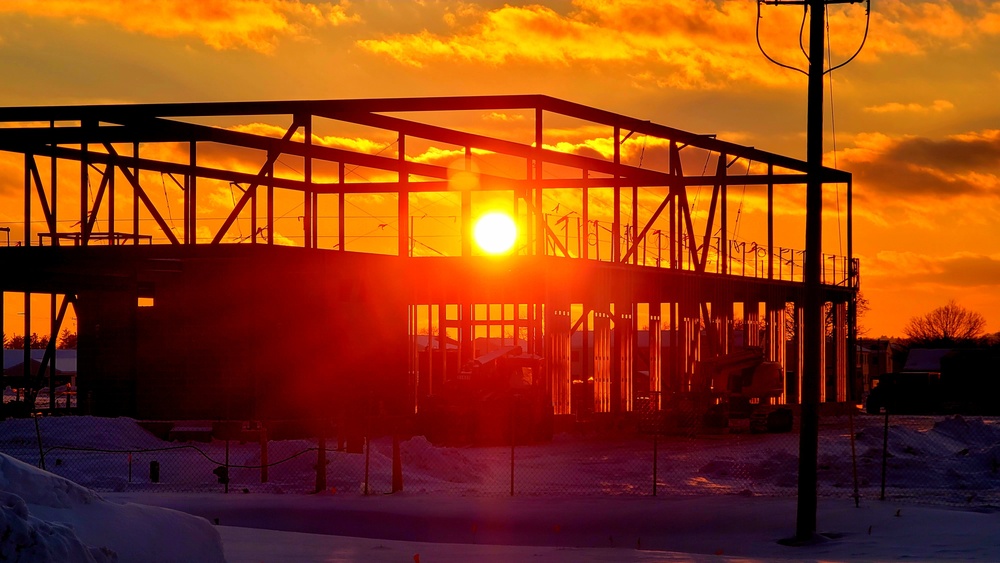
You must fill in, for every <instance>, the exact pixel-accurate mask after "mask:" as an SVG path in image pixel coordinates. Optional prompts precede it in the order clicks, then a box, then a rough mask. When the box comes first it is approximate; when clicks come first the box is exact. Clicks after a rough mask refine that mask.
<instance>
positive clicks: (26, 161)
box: [24, 153, 83, 337]
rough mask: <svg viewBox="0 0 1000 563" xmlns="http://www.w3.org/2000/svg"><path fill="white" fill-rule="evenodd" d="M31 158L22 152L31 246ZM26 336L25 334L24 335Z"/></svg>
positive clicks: (26, 233)
mask: <svg viewBox="0 0 1000 563" xmlns="http://www.w3.org/2000/svg"><path fill="white" fill-rule="evenodd" d="M33 158H34V155H31V154H28V153H24V246H31V160H32V159H33ZM82 228H83V227H82V226H81V229H82ZM27 336H28V335H27V334H25V337H27Z"/></svg>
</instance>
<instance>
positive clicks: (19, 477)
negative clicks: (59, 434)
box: [0, 453, 225, 562]
mask: <svg viewBox="0 0 1000 563" xmlns="http://www.w3.org/2000/svg"><path fill="white" fill-rule="evenodd" d="M165 532H166V533H165ZM0 559H2V560H4V561H39V562H46V561H60V562H78V561H79V562H104V561H109V562H111V561H119V562H126V561H136V562H157V561H163V562H167V561H205V562H224V561H225V557H223V551H222V540H221V539H220V536H219V533H218V531H216V529H215V528H213V527H212V525H211V524H209V523H208V521H206V520H204V519H202V518H198V517H195V516H191V515H188V514H184V513H182V512H177V511H174V510H170V509H166V508H158V507H151V506H143V505H138V504H131V503H127V504H116V503H113V502H108V501H106V500H104V499H103V498H101V496H100V495H98V494H97V493H95V492H93V491H91V490H89V489H87V488H84V487H81V486H80V485H77V484H76V483H73V482H72V481H68V480H66V479H64V478H62V477H59V476H56V475H53V474H51V473H48V472H46V471H42V470H41V469H38V468H35V467H32V466H30V465H27V464H26V463H23V462H21V461H18V460H16V459H14V458H12V457H10V456H8V455H6V454H2V453H0Z"/></svg>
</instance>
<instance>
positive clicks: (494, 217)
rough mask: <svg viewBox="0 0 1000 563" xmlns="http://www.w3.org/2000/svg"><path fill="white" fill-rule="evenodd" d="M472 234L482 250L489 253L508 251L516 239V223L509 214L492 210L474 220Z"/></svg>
mask: <svg viewBox="0 0 1000 563" xmlns="http://www.w3.org/2000/svg"><path fill="white" fill-rule="evenodd" d="M473 236H474V238H475V239H476V244H477V245H479V248H481V249H483V251H485V252H487V253H489V254H503V253H505V252H507V251H509V250H510V249H511V247H513V246H514V242H515V241H516V240H517V225H515V224H514V220H513V219H511V218H510V215H507V214H506V213H502V212H500V211H494V212H492V213H487V214H485V215H483V216H482V217H480V218H479V220H478V221H476V227H475V229H474V231H473Z"/></svg>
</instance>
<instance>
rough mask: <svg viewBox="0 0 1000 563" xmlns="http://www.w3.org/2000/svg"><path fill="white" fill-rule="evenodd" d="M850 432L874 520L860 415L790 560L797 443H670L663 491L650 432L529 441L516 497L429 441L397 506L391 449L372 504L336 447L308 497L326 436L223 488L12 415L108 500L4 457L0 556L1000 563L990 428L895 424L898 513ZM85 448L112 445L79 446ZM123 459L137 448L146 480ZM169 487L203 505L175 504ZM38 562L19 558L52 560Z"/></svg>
mask: <svg viewBox="0 0 1000 563" xmlns="http://www.w3.org/2000/svg"><path fill="white" fill-rule="evenodd" d="M854 423H855V425H856V426H855V435H856V437H857V440H856V443H855V450H856V451H857V453H858V474H859V485H860V492H861V498H860V503H859V504H860V507H856V506H855V501H854V499H853V498H851V497H852V493H853V487H852V484H853V477H852V468H853V467H852V464H851V458H850V440H849V439H845V436H847V437H849V435H850V432H848V431H846V428H847V424H846V421H845V420H827V421H826V422H825V423H824V427H823V432H822V436H821V450H820V451H821V455H820V467H821V473H820V482H821V485H820V490H821V496H822V497H823V498H822V499H821V502H820V510H819V517H818V523H819V526H818V527H819V531H820V532H821V533H822V534H823V536H822V537H819V538H817V541H816V542H815V543H814V544H813V545H809V546H803V547H787V546H783V545H780V544H778V543H777V540H779V539H781V538H784V537H788V536H791V535H792V534H793V533H794V526H795V499H794V497H793V496H792V495H793V494H794V486H795V464H796V457H795V455H794V454H795V448H796V446H797V443H796V441H795V439H794V435H743V436H728V437H726V436H717V437H712V438H708V439H700V440H691V439H687V438H683V437H662V438H661V439H660V440H659V441H658V444H657V445H658V460H659V464H658V465H659V467H658V482H657V485H658V487H657V489H658V496H655V497H654V496H652V494H651V493H652V477H651V475H652V474H651V472H650V467H651V457H652V447H651V446H652V444H651V439H650V438H648V437H639V438H633V439H618V440H610V439H608V438H607V437H602V436H584V437H580V436H568V435H567V436H560V437H558V438H557V439H556V440H555V442H554V443H553V444H549V445H541V446H524V447H517V448H515V456H516V459H517V463H516V464H515V474H514V475H515V496H513V497H511V496H509V484H510V449H509V448H438V447H434V446H432V445H431V444H429V443H427V442H426V440H424V439H423V438H421V437H416V438H412V439H410V440H407V441H404V442H403V443H402V448H401V449H402V454H403V455H402V458H403V467H404V484H405V489H404V491H403V492H401V493H395V494H391V495H389V494H381V493H385V492H387V491H388V475H389V471H388V467H389V463H390V458H389V453H390V451H391V443H389V442H388V441H385V440H383V441H375V442H373V447H372V449H371V456H370V457H369V459H368V462H369V463H368V465H369V474H370V479H369V486H370V491H369V492H374V493H375V494H370V495H368V496H365V495H362V494H361V491H362V489H363V484H362V483H363V475H364V460H365V459H364V458H365V456H363V455H360V454H346V453H344V452H329V453H328V457H329V458H330V461H331V463H330V466H329V467H328V472H327V477H328V489H327V490H326V491H324V492H322V493H319V494H304V492H303V491H306V490H309V489H310V488H311V487H312V486H313V485H314V483H315V472H314V464H315V461H316V451H315V449H314V448H315V443H314V442H310V441H305V440H289V441H284V442H272V443H271V444H270V446H269V448H268V454H269V460H270V462H271V463H274V462H277V461H280V460H282V459H283V458H285V457H291V459H290V460H289V461H287V462H283V463H278V464H277V465H275V466H273V467H271V468H270V470H269V479H268V483H264V484H262V483H260V482H259V480H260V470H259V468H250V467H248V468H238V467H234V468H232V476H233V483H231V484H230V491H231V492H230V494H223V493H222V486H221V485H219V484H218V482H217V480H215V476H214V475H213V474H212V471H211V470H212V469H214V468H216V467H217V463H218V462H219V461H220V460H224V459H225V444H224V443H221V442H219V441H213V442H211V443H196V444H178V443H173V442H163V441H162V440H160V439H158V438H156V437H155V436H153V435H151V434H149V433H148V432H146V431H144V430H142V429H141V428H139V427H138V425H137V424H136V423H135V422H134V421H131V420H129V419H110V420H108V419H93V418H89V417H60V418H46V419H42V420H40V421H39V426H38V431H37V433H36V427H35V425H34V421H33V420H9V421H6V422H2V423H0V451H2V452H5V453H7V454H11V455H14V456H16V457H18V458H21V459H25V460H27V461H29V462H30V463H36V462H37V461H38V459H37V458H38V446H37V438H38V436H39V435H42V437H43V442H44V448H45V449H47V453H46V466H47V467H48V468H50V469H53V470H55V471H56V472H57V473H59V474H61V475H63V476H65V477H68V478H71V479H72V480H73V481H76V482H78V483H81V484H82V485H84V486H86V487H89V488H90V489H96V490H99V491H101V492H99V493H95V492H93V490H89V489H87V488H83V487H78V486H76V485H73V484H72V483H69V482H67V481H64V480H62V479H61V478H59V477H56V476H54V475H52V474H49V473H46V472H43V471H41V470H38V469H35V468H34V467H32V466H30V465H26V464H24V463H20V462H16V461H14V460H12V459H10V458H9V457H6V456H3V457H0V495H2V497H0V499H2V500H0V505H2V511H3V518H4V519H3V520H0V526H3V527H5V529H10V530H14V532H16V533H14V532H12V534H9V535H8V536H7V537H8V539H5V540H3V541H2V542H0V554H4V555H7V554H8V553H9V552H10V550H11V549H13V547H12V544H11V542H10V541H9V538H11V537H14V538H22V539H23V538H29V540H30V541H29V540H24V541H29V543H30V542H34V543H33V544H31V545H35V546H41V545H48V546H49V547H50V548H51V549H52V550H55V553H57V554H59V555H60V556H58V557H54V558H52V559H50V560H53V561H56V560H60V561H61V560H74V561H76V560H78V561H91V560H93V561H106V560H114V559H112V558H110V552H111V551H114V552H115V553H117V556H118V559H117V560H118V561H149V560H152V559H151V558H150V555H149V554H150V553H153V552H155V553H157V554H159V556H160V557H161V559H160V560H163V561H185V560H188V561H190V560H198V561H211V560H213V558H214V560H220V559H221V548H220V545H221V546H222V548H224V550H225V555H226V559H227V560H228V561H230V562H239V561H248V562H249V561H317V560H319V561H415V560H416V559H415V558H414V556H418V555H419V560H420V561H424V562H427V561H457V560H476V561H512V560H522V559H526V558H528V557H532V558H540V559H541V560H546V561H549V560H552V561H585V562H587V561H670V560H719V557H720V556H721V557H723V558H725V557H736V558H740V559H741V560H748V559H749V560H754V559H758V560H772V559H792V560H845V561H846V560H859V561H867V560H887V559H903V558H905V559H917V560H942V559H951V560H983V561H991V560H1000V546H998V545H997V544H998V542H996V540H995V538H997V537H1000V512H997V511H996V509H997V507H998V506H1000V503H998V502H997V498H998V493H1000V491H998V489H1000V486H998V484H1000V483H998V480H1000V477H998V475H997V472H998V471H997V467H998V465H1000V464H998V457H1000V430H998V428H997V427H996V425H995V424H993V422H992V421H989V420H987V421H984V420H981V419H973V418H965V419H963V418H949V419H944V420H933V419H925V418H920V417H914V418H910V419H899V420H898V421H894V422H893V426H892V427H891V428H890V433H889V452H890V457H889V458H888V459H887V462H888V468H889V476H890V478H889V488H888V492H889V495H888V498H889V500H886V501H879V500H878V498H877V497H878V485H879V484H880V483H879V482H880V470H881V445H882V439H883V436H882V432H881V426H880V425H881V419H880V418H877V417H859V418H857V419H856V420H855V421H854ZM79 447H85V448H88V449H89V450H106V451H105V452H103V453H99V452H94V451H88V452H81V451H79V450H76V449H71V448H79ZM164 448H173V449H164ZM140 450H155V451H154V452H145V453H138V452H139V451H140ZM124 451H132V452H133V453H132V455H131V461H132V473H131V476H129V474H128V466H129V464H128V462H127V455H128V454H124V453H122V452H124ZM260 454H261V452H260V448H259V446H258V445H257V444H252V443H247V444H238V443H235V442H234V443H231V444H230V448H229V456H230V457H229V460H230V463H231V464H233V465H248V466H249V465H254V464H255V463H254V460H255V459H256V460H258V461H256V463H257V464H259V459H260ZM152 455H155V456H157V457H158V458H159V461H161V462H162V469H161V471H162V472H163V473H162V475H163V478H164V479H163V482H161V483H152V482H150V479H149V475H148V465H149V460H150V457H149V456H152ZM137 458H141V459H137ZM206 476H207V478H206ZM168 477H169V479H168ZM130 481H131V482H130ZM167 487H169V488H170V489H172V490H174V491H176V490H178V489H179V488H185V490H187V491H190V492H184V493H180V492H161V491H163V490H164V489H165V488H167ZM282 493H284V494H282ZM928 501H932V502H935V503H940V502H942V501H943V502H946V503H947V504H949V505H952V508H940V507H933V506H930V505H928V504H927V502H928ZM154 507H161V508H154ZM955 507H961V509H959V508H955ZM183 513H188V514H192V515H195V516H200V517H201V518H194V517H190V516H187V515H185V514H183ZM60 522H65V523H69V524H70V525H71V527H64V526H61V525H60V524H58V523H60ZM0 537H3V534H0ZM74 538H75V540H74ZM220 538H221V540H220ZM50 540H51V541H50ZM74 541H75V542H78V543H74ZM220 541H221V544H220ZM22 543H23V542H22ZM81 546H86V547H81ZM25 549H27V548H25ZM32 549H36V551H31V552H25V553H29V554H30V555H31V556H30V557H26V558H22V560H30V561H35V560H41V561H44V560H46V559H44V558H43V557H42V554H43V553H44V550H42V548H41V547H33V548H32ZM3 550H8V551H3ZM39 550H41V551H39ZM73 550H75V551H73ZM69 553H72V554H76V556H77V557H78V558H77V559H72V558H67V556H66V554H69ZM192 553H197V554H198V555H197V557H194V558H192V556H191V554H192ZM87 557H89V559H88V558H87ZM102 557H103V559H102ZM11 559H13V558H11ZM14 560H16V559H14Z"/></svg>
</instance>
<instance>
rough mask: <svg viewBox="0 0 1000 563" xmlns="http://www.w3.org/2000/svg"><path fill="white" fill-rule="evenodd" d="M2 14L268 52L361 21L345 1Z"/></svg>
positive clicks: (112, 3) (82, 1) (164, 2)
mask: <svg viewBox="0 0 1000 563" xmlns="http://www.w3.org/2000/svg"><path fill="white" fill-rule="evenodd" d="M0 13H19V14H26V15H29V16H33V17H48V18H64V19H70V20H72V21H74V22H76V23H86V22H89V21H105V22H109V23H112V24H115V25H118V26H120V27H122V28H124V29H127V30H129V31H133V32H137V33H145V34H148V35H152V36H155V37H196V38H198V39H200V40H201V41H202V42H204V43H205V44H206V45H208V46H210V47H212V48H215V49H236V48H249V49H252V50H254V51H258V52H262V53H269V52H271V51H272V50H273V49H274V48H275V46H276V45H277V43H278V41H279V39H280V38H282V37H290V38H301V37H305V36H306V35H307V34H308V29H309V28H311V27H321V26H326V25H333V26H337V25H344V24H348V23H354V22H358V21H360V18H359V16H357V15H356V14H352V13H351V12H350V3H349V2H348V0H341V1H340V2H339V3H336V4H334V3H331V2H322V3H318V4H310V3H303V2H302V1H301V0H199V1H198V2H192V1H189V0H20V1H18V2H2V3H0Z"/></svg>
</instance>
